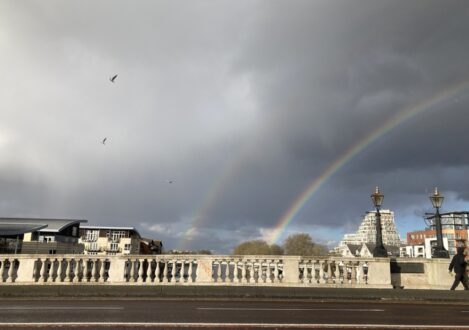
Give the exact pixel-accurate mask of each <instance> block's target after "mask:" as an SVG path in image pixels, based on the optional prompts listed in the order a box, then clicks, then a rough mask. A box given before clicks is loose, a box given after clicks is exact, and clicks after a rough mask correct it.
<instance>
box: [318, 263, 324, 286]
mask: <svg viewBox="0 0 469 330" xmlns="http://www.w3.org/2000/svg"><path fill="white" fill-rule="evenodd" d="M318 263H319V280H318V283H324V277H325V276H324V260H318Z"/></svg>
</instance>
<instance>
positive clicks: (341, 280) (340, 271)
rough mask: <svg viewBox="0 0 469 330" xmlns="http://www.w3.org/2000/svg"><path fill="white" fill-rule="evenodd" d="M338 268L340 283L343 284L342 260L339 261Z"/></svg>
mask: <svg viewBox="0 0 469 330" xmlns="http://www.w3.org/2000/svg"><path fill="white" fill-rule="evenodd" d="M338 268H339V280H340V284H344V262H343V261H342V260H341V261H340V262H339V266H338Z"/></svg>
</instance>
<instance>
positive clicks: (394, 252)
mask: <svg viewBox="0 0 469 330" xmlns="http://www.w3.org/2000/svg"><path fill="white" fill-rule="evenodd" d="M365 245H366V247H367V248H368V250H369V251H370V252H371V253H373V250H374V248H375V246H376V244H374V243H365ZM384 248H385V249H386V251H387V252H388V254H389V253H390V254H391V255H399V254H400V252H399V246H393V245H384Z"/></svg>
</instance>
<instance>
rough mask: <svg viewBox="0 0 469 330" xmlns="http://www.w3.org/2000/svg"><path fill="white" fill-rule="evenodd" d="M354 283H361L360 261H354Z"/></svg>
mask: <svg viewBox="0 0 469 330" xmlns="http://www.w3.org/2000/svg"><path fill="white" fill-rule="evenodd" d="M352 277H353V280H354V283H356V284H360V268H359V263H358V262H357V263H354V264H353V274H352Z"/></svg>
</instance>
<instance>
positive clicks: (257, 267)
mask: <svg viewBox="0 0 469 330" xmlns="http://www.w3.org/2000/svg"><path fill="white" fill-rule="evenodd" d="M252 272H253V280H254V281H253V283H259V277H260V263H259V260H255V261H253V263H252Z"/></svg>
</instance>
